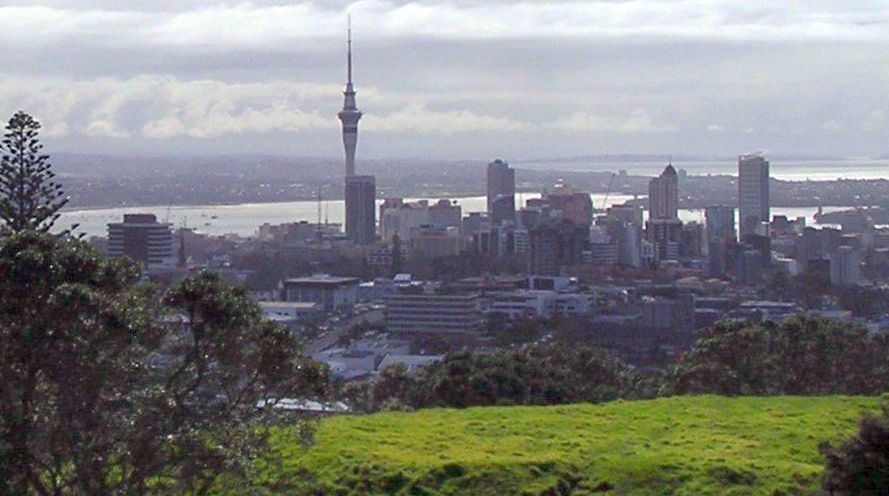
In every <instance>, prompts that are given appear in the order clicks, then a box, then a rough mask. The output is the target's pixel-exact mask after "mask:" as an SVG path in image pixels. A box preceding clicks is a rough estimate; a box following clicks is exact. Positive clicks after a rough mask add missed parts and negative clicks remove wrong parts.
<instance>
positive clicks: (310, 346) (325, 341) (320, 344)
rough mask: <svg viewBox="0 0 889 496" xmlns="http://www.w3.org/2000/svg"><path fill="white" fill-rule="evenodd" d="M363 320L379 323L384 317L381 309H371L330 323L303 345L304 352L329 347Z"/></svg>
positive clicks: (374, 323)
mask: <svg viewBox="0 0 889 496" xmlns="http://www.w3.org/2000/svg"><path fill="white" fill-rule="evenodd" d="M365 320H366V321H367V322H369V323H370V324H371V325H381V324H383V323H384V321H385V317H384V316H383V311H382V310H371V311H368V312H365V313H363V314H360V315H353V316H352V317H348V318H346V319H345V320H341V321H340V322H338V323H337V324H336V325H331V326H330V329H328V330H327V332H325V333H324V335H323V336H321V337H318V338H315V339H313V340H311V341H309V342H307V343H306V344H305V345H304V346H303V349H304V350H305V353H306V354H307V355H311V354H312V353H317V352H319V351H322V350H325V349H327V348H330V347H331V346H333V345H334V344H336V342H337V341H338V340H339V339H340V337H341V336H342V335H343V334H345V333H346V332H347V331H349V329H351V328H352V327H353V326H356V325H358V324H360V323H362V322H364V321H365Z"/></svg>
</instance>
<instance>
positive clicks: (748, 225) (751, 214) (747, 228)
mask: <svg viewBox="0 0 889 496" xmlns="http://www.w3.org/2000/svg"><path fill="white" fill-rule="evenodd" d="M738 212H739V217H740V220H739V224H740V226H739V227H740V231H741V236H742V237H743V236H744V235H747V234H756V233H757V232H758V231H759V228H760V225H761V224H762V223H763V222H768V221H769V162H768V161H767V160H766V159H765V158H763V156H762V155H759V154H752V155H742V156H741V157H739V158H738Z"/></svg>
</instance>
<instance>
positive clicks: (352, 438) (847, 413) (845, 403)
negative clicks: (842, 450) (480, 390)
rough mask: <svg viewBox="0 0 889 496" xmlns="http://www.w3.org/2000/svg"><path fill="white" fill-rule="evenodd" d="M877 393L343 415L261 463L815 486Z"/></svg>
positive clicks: (288, 471)
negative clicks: (833, 444) (834, 445)
mask: <svg viewBox="0 0 889 496" xmlns="http://www.w3.org/2000/svg"><path fill="white" fill-rule="evenodd" d="M878 406H879V399H878V398H861V397H808V398H805V397H776V398H724V397H717V396H698V397H678V398H665V399H658V400H651V401H617V402H613V403H607V404H601V405H586V404H583V405H566V406H553V407H492V408H470V409H466V410H448V409H434V410H423V411H419V412H416V413H385V414H377V415H370V416H362V417H338V418H331V419H327V420H324V421H323V422H321V423H320V425H319V426H318V431H317V433H316V437H315V443H314V444H313V445H312V446H311V447H310V448H308V449H304V448H301V447H300V446H299V444H298V435H297V433H296V432H292V431H282V432H280V433H279V435H278V436H277V437H276V438H275V439H274V442H273V444H274V449H273V450H272V451H271V452H270V453H269V455H268V457H267V458H266V460H265V463H264V464H263V474H264V478H265V480H266V482H267V485H268V487H269V488H271V489H273V490H275V492H276V493H277V492H280V493H284V494H355V495H359V494H361V495H363V494H406V495H407V494H410V495H415V494H416V495H421V494H428V495H439V494H440V495H456V494H460V495H464V494H465V495H511V494H520V495H524V494H528V495H537V494H545V495H549V494H553V495H568V494H570V495H572V496H580V495H590V494H632V495H637V494H638V495H642V494H645V495H649V494H657V495H661V494H676V495H679V494H683V495H708V494H712V495H731V494H737V495H740V494H745V495H746V494H763V495H777V494H806V493H808V491H810V490H813V489H815V488H817V485H818V479H819V475H820V472H821V468H822V460H821V457H820V455H819V453H818V444H819V442H821V441H822V440H825V439H828V440H839V439H842V438H844V437H846V436H848V435H850V434H852V433H853V432H854V431H855V430H856V428H857V422H858V420H859V417H860V415H861V414H862V413H864V412H866V411H874V410H876V409H877V408H878Z"/></svg>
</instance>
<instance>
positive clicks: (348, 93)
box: [337, 23, 361, 177]
mask: <svg viewBox="0 0 889 496" xmlns="http://www.w3.org/2000/svg"><path fill="white" fill-rule="evenodd" d="M350 24H351V23H350ZM346 66H347V69H346V90H345V91H344V92H343V97H344V98H343V109H342V110H340V113H339V114H337V115H338V116H339V118H340V121H341V122H342V123H343V147H344V148H345V150H346V177H351V176H354V175H355V147H356V145H357V144H358V121H359V120H361V111H360V110H358V106H357V104H356V103H355V88H354V87H353V86H352V27H351V25H350V26H349V37H348V50H347V52H346Z"/></svg>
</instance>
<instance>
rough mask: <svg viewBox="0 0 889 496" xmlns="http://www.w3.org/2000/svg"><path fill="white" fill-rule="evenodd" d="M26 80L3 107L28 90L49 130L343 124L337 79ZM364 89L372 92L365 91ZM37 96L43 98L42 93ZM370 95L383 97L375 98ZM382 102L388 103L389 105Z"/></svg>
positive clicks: (420, 108)
mask: <svg viewBox="0 0 889 496" xmlns="http://www.w3.org/2000/svg"><path fill="white" fill-rule="evenodd" d="M31 83H32V84H27V85H7V86H2V85H0V110H2V109H7V108H8V109H10V111H11V109H12V108H13V103H14V102H16V101H20V99H21V98H22V95H23V92H27V93H28V94H29V95H31V96H30V97H29V106H28V111H29V112H32V113H33V114H35V115H36V116H37V118H38V119H44V118H45V119H47V121H48V122H49V125H48V126H45V129H49V130H50V132H49V133H47V134H48V135H50V133H55V135H65V134H68V133H71V132H74V133H81V134H85V135H87V136H93V137H111V138H126V137H131V136H141V137H143V138H148V139H152V140H163V139H169V138H174V137H178V136H186V137H190V138H217V137H221V136H228V135H239V134H245V133H269V132H275V131H284V132H301V131H311V130H329V131H332V132H336V129H337V128H338V127H339V125H340V124H339V121H338V120H337V118H336V114H335V113H334V112H335V110H336V109H337V108H338V105H340V104H341V100H340V98H341V97H340V95H341V88H340V86H339V85H318V84H303V83H291V82H282V81H278V82H265V83H226V82H222V81H216V80H195V81H183V80H180V79H177V78H175V77H172V76H153V75H143V76H137V77H134V78H131V79H127V80H118V79H111V78H103V79H99V80H92V81H42V80H34V81H32V82H31ZM367 93H369V94H370V95H373V94H374V93H375V92H374V91H373V90H372V89H369V90H368V91H367ZM41 94H42V95H44V96H45V98H44V99H41V98H39V95H41ZM60 95H64V100H65V101H66V103H65V104H64V105H59V104H58V103H57V102H56V103H54V99H56V98H58V97H60ZM47 100H49V101H47ZM368 100H369V101H384V100H385V99H384V98H381V97H379V96H378V97H376V98H373V97H372V98H369V99H368ZM395 100H398V99H395ZM380 106H381V107H383V108H385V107H386V106H389V107H391V104H389V105H387V104H381V105H380ZM47 121H45V122H47ZM531 128H532V126H531V124H528V123H525V122H521V121H516V120H513V119H507V118H502V117H493V116H488V115H482V114H478V113H476V112H473V111H469V110H431V109H429V108H427V106H426V105H425V104H422V103H412V104H408V105H406V106H405V105H398V106H396V107H394V108H392V109H391V110H389V111H385V110H380V111H379V112H377V113H368V114H366V115H365V118H364V119H363V120H362V122H361V129H362V131H375V132H381V133H408V134H425V135H451V134H454V133H460V132H475V131H491V132H515V131H523V130H528V129H531Z"/></svg>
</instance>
